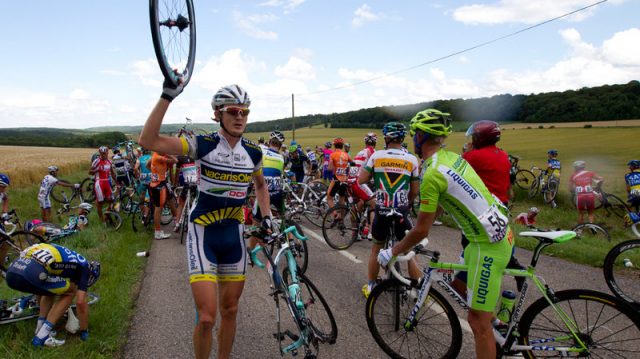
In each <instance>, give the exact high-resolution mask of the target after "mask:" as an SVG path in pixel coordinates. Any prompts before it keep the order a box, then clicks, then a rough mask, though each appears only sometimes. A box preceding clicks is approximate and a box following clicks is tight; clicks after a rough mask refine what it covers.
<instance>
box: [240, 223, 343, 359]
mask: <svg viewBox="0 0 640 359" xmlns="http://www.w3.org/2000/svg"><path fill="white" fill-rule="evenodd" d="M289 233H291V234H292V235H293V236H294V237H295V238H297V239H298V240H300V241H302V242H304V241H306V240H307V238H306V237H304V236H302V235H300V234H299V233H298V230H297V229H296V227H295V226H291V227H288V228H286V229H285V230H284V231H282V232H281V233H278V234H275V235H271V236H269V235H266V234H265V233H264V232H261V231H256V230H255V229H253V230H251V229H250V230H249V234H248V236H255V237H258V238H262V240H263V241H264V242H265V243H270V242H273V241H276V242H279V243H280V250H279V251H278V252H277V254H276V255H275V257H274V256H273V251H271V250H270V249H269V248H268V247H269V246H267V247H262V246H257V247H256V248H255V249H254V250H252V251H251V252H250V254H251V258H252V262H253V263H255V264H256V265H257V266H258V267H260V268H265V267H266V269H267V271H268V273H269V278H270V279H271V286H270V287H271V290H272V292H271V293H270V295H271V296H272V297H273V300H274V302H275V304H276V325H277V332H276V333H274V337H275V338H276V340H277V341H278V347H279V351H280V355H284V354H287V353H289V354H291V355H293V356H296V355H297V354H298V349H300V348H302V350H303V351H304V358H305V359H314V358H317V356H318V351H319V349H320V348H319V345H320V344H322V343H329V344H335V342H336V338H337V335H338V327H337V324H336V321H335V318H334V317H333V313H332V312H331V308H329V304H328V303H327V301H326V300H325V299H324V297H323V296H322V294H320V291H319V290H318V288H317V287H316V286H315V285H314V284H313V283H312V282H311V280H310V279H309V278H308V277H307V276H306V275H305V274H303V273H300V270H299V268H298V265H297V263H296V260H295V256H294V254H293V253H292V250H291V248H292V244H291V241H290V237H289V235H288V234H289ZM259 252H262V253H264V256H265V258H266V259H267V263H266V265H265V264H263V263H262V262H261V261H260V260H258V258H257V253H259ZM283 257H284V258H285V261H286V263H285V264H286V266H285V268H284V270H283V271H282V274H281V273H280V270H279V267H278V264H279V262H280V260H281V259H282V258H283ZM281 301H282V302H284V304H285V305H286V308H287V310H288V311H289V314H291V317H292V319H293V322H294V324H295V327H294V328H286V329H285V328H284V326H283V323H282V318H281V316H280V302H281ZM292 330H295V332H293V331H292Z"/></svg>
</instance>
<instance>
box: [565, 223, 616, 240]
mask: <svg viewBox="0 0 640 359" xmlns="http://www.w3.org/2000/svg"><path fill="white" fill-rule="evenodd" d="M571 230H572V231H574V232H576V234H577V235H578V237H580V238H585V237H593V238H596V239H601V240H606V241H609V242H611V236H610V235H609V231H607V230H606V229H604V228H602V227H600V226H599V225H597V224H595V223H581V224H579V225H577V226H575V227H573V228H572V229H571Z"/></svg>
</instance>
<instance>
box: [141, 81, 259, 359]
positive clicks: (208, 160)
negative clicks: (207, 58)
mask: <svg viewBox="0 0 640 359" xmlns="http://www.w3.org/2000/svg"><path fill="white" fill-rule="evenodd" d="M182 90H183V86H182V85H180V86H177V87H175V86H172V85H171V83H170V82H169V81H167V80H165V83H164V85H163V91H162V96H161V98H160V99H159V100H158V102H157V104H156V105H155V107H154V108H153V110H152V111H151V113H150V115H149V118H148V119H147V122H146V123H145V126H144V128H143V130H142V132H141V134H140V139H139V141H138V142H139V143H140V144H141V145H142V146H143V147H145V148H149V149H151V150H154V151H160V152H163V153H167V154H172V155H189V156H190V157H191V158H193V159H194V160H195V161H196V165H197V166H198V167H199V169H200V183H199V184H198V197H197V199H196V202H195V204H194V208H193V210H192V211H191V215H190V219H189V221H190V223H189V231H188V238H187V245H186V247H187V259H188V267H189V283H190V284H191V291H192V293H193V298H194V301H195V305H196V309H197V314H198V316H197V318H198V322H197V324H196V327H195V330H194V334H193V345H194V352H195V357H196V358H198V359H204V358H208V357H209V354H210V352H211V346H212V341H213V336H212V333H213V328H214V325H215V322H216V314H217V312H220V317H221V321H220V327H219V329H218V342H217V347H218V355H217V357H218V358H219V359H226V358H229V356H230V354H231V349H232V347H233V340H234V338H235V332H236V316H237V312H238V302H239V300H240V296H241V295H242V290H243V288H244V281H245V273H246V247H245V244H244V239H243V222H244V211H243V205H244V202H245V200H246V197H247V191H248V189H249V184H250V182H251V181H253V182H254V184H255V192H256V199H257V201H258V204H259V206H260V213H261V215H262V227H263V228H265V229H270V228H271V212H270V206H269V192H268V190H267V185H266V183H265V179H264V176H263V174H262V151H261V150H260V147H258V145H256V144H254V143H253V142H250V141H248V140H247V139H245V138H243V134H244V131H245V129H246V127H247V121H248V115H249V112H250V110H249V105H250V104H251V100H250V98H249V95H248V94H247V92H246V91H245V90H244V89H243V88H242V87H240V86H238V85H230V86H225V87H222V88H221V89H219V90H218V91H217V92H216V93H215V94H214V96H213V99H212V101H211V106H212V109H213V118H214V120H215V121H216V122H219V123H220V129H219V130H218V131H217V132H214V133H212V134H209V135H197V136H194V135H187V136H184V137H181V138H175V137H165V136H160V134H159V132H160V126H161V125H162V120H163V118H164V116H165V114H166V112H167V109H168V108H169V106H170V103H171V101H172V100H173V99H174V98H175V97H176V96H178V95H179V94H180V93H181V92H182Z"/></svg>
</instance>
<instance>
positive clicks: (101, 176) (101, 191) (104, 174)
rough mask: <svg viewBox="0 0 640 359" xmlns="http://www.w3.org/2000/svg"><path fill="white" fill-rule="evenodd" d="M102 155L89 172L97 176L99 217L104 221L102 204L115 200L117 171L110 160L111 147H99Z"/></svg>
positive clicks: (96, 189) (96, 187) (96, 188)
mask: <svg viewBox="0 0 640 359" xmlns="http://www.w3.org/2000/svg"><path fill="white" fill-rule="evenodd" d="M98 153H100V156H99V157H98V158H96V159H95V160H94V161H93V163H92V164H91V169H89V174H90V175H94V178H95V192H96V204H97V206H96V207H97V209H98V217H99V218H100V220H101V221H102V222H104V216H103V215H102V206H103V204H104V202H107V203H111V201H112V200H113V191H112V190H111V184H112V183H115V181H116V172H115V170H114V169H113V165H112V164H111V161H109V148H108V147H107V146H100V148H99V149H98Z"/></svg>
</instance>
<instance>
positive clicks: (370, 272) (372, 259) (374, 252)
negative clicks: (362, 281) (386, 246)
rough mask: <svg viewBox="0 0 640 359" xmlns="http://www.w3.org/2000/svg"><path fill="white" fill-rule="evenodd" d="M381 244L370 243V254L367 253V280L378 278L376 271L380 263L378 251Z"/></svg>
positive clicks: (377, 271) (378, 269)
mask: <svg viewBox="0 0 640 359" xmlns="http://www.w3.org/2000/svg"><path fill="white" fill-rule="evenodd" d="M380 249H382V246H381V245H380V244H375V243H373V244H372V245H371V255H369V264H368V266H367V280H368V281H369V282H371V281H374V280H376V279H378V273H380V264H378V253H380Z"/></svg>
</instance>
